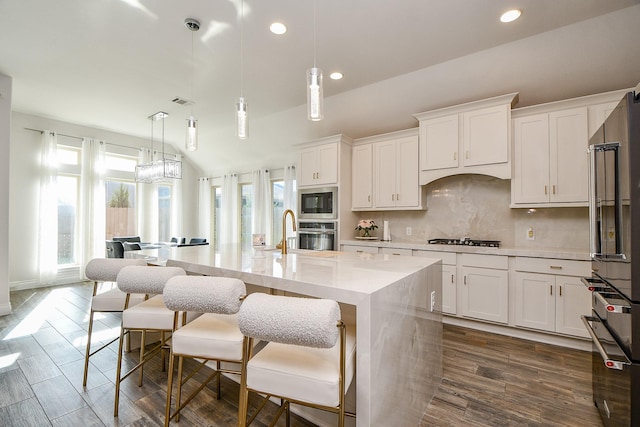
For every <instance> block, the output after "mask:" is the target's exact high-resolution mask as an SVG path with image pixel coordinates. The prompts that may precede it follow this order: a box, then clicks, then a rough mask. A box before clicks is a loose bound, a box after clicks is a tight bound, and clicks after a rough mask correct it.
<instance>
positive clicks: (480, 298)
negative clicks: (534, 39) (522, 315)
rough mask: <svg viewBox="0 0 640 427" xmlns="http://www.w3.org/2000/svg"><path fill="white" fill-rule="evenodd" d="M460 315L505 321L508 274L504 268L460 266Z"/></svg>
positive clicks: (507, 311) (506, 318)
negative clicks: (461, 279)
mask: <svg viewBox="0 0 640 427" xmlns="http://www.w3.org/2000/svg"><path fill="white" fill-rule="evenodd" d="M462 276H463V277H462V278H463V281H462V307H461V311H462V315H463V316H465V317H472V318H476V319H482V320H489V321H492V322H498V323H505V324H506V323H507V322H508V320H509V310H508V308H509V307H508V304H509V299H508V288H509V283H508V274H507V271H505V270H493V269H489V268H477V267H462Z"/></svg>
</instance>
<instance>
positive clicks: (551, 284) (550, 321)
mask: <svg viewBox="0 0 640 427" xmlns="http://www.w3.org/2000/svg"><path fill="white" fill-rule="evenodd" d="M555 286H556V285H555V276H553V275H550V274H537V273H516V286H515V290H516V302H515V316H516V318H515V324H516V326H524V327H527V328H533V329H541V330H543V331H550V332H554V331H555V326H556V303H555V296H554V293H555V291H554V288H555Z"/></svg>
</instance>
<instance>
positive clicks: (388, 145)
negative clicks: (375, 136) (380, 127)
mask: <svg viewBox="0 0 640 427" xmlns="http://www.w3.org/2000/svg"><path fill="white" fill-rule="evenodd" d="M396 164H397V160H396V143H395V141H387V142H378V143H375V144H373V176H374V186H373V189H374V198H375V206H376V207H378V208H390V207H395V206H396Z"/></svg>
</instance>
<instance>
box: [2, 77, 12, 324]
mask: <svg viewBox="0 0 640 427" xmlns="http://www.w3.org/2000/svg"><path fill="white" fill-rule="evenodd" d="M10 140H11V77H8V76H5V75H3V74H0V315H4V314H9V313H11V302H10V301H9V152H10V150H9V148H10Z"/></svg>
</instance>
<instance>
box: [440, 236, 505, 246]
mask: <svg viewBox="0 0 640 427" xmlns="http://www.w3.org/2000/svg"><path fill="white" fill-rule="evenodd" d="M428 243H429V244H430V245H460V246H484V247H490V248H499V247H500V240H476V239H470V238H468V237H464V238H462V239H431V240H429V241H428Z"/></svg>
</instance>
